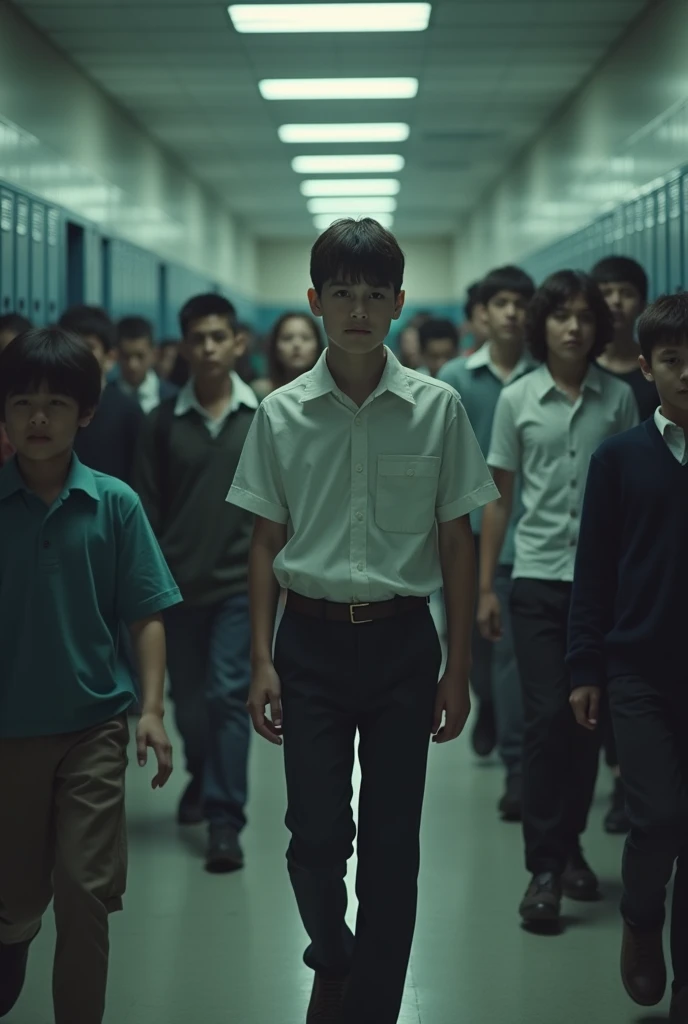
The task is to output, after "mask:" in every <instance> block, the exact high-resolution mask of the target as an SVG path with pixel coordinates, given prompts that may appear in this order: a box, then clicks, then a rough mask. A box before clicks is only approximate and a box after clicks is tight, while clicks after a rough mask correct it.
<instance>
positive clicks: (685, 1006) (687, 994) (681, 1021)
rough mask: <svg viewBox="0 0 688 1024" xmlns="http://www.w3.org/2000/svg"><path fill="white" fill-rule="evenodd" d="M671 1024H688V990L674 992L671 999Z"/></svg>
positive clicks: (682, 989)
mask: <svg viewBox="0 0 688 1024" xmlns="http://www.w3.org/2000/svg"><path fill="white" fill-rule="evenodd" d="M669 1024H688V988H681V989H679V991H678V992H674V994H673V996H672V999H671V1012H670V1013H669Z"/></svg>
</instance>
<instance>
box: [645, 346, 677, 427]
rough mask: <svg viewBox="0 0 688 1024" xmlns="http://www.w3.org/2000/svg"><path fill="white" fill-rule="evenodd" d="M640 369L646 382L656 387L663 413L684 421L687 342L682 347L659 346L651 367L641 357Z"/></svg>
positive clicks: (653, 354)
mask: <svg viewBox="0 0 688 1024" xmlns="http://www.w3.org/2000/svg"><path fill="white" fill-rule="evenodd" d="M640 367H641V369H642V371H643V373H644V375H645V377H646V378H647V380H653V381H654V382H655V384H656V385H657V391H658V392H659V397H660V400H661V403H662V408H663V409H664V410H665V412H668V413H670V414H673V416H677V417H679V418H680V419H681V420H683V421H685V418H686V416H687V415H688V340H686V341H685V342H684V343H683V344H682V345H676V344H668V345H659V346H658V347H657V348H656V349H654V351H653V353H652V365H651V366H648V364H647V362H646V361H645V359H644V357H643V356H641V357H640ZM668 418H669V419H671V418H673V417H672V415H670V416H669V417H668Z"/></svg>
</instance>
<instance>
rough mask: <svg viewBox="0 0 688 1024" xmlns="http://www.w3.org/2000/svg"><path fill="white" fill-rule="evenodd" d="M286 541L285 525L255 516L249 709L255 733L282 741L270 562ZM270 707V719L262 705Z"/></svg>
mask: <svg viewBox="0 0 688 1024" xmlns="http://www.w3.org/2000/svg"><path fill="white" fill-rule="evenodd" d="M286 543H287V527H286V526H285V525H283V524H282V523H272V522H270V520H269V519H263V518H261V517H260V516H256V521H255V525H254V527H253V539H252V540H251V554H250V557H249V563H248V579H249V605H250V608H251V688H250V691H249V698H248V709H249V712H250V713H251V719H252V721H253V726H254V728H255V730H256V732H257V733H258V734H259V735H260V736H262V737H263V738H264V739H266V740H269V741H270V743H275V744H277V745H278V746H279V745H281V743H282V737H281V731H282V702H281V686H280V681H279V677H278V675H277V672H276V671H275V666H274V664H273V661H272V641H273V637H274V635H275V618H276V616H277V604H278V601H279V589H280V588H279V584H278V583H277V579H276V577H275V571H274V569H273V564H274V561H275V559H276V558H277V555H278V554H279V553H280V551H281V550H282V548H283V547H284V545H285V544H286ZM268 705H269V706H270V718H266V716H265V708H266V707H267V706H268Z"/></svg>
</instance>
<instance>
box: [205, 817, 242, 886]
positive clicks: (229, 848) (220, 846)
mask: <svg viewBox="0 0 688 1024" xmlns="http://www.w3.org/2000/svg"><path fill="white" fill-rule="evenodd" d="M243 866H244V854H243V851H242V849H241V846H240V845H239V836H238V835H237V833H236V832H235V831H234V829H233V828H231V827H230V826H229V825H222V826H219V827H218V826H212V825H211V826H210V834H209V839H208V853H207V855H206V859H205V867H206V871H210V872H211V874H214V875H222V874H228V873H229V872H230V871H239V870H241V868H243Z"/></svg>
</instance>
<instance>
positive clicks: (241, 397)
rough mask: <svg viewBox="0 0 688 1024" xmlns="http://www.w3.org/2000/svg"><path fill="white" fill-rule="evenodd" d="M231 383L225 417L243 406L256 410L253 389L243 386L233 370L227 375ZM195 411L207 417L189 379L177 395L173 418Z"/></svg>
mask: <svg viewBox="0 0 688 1024" xmlns="http://www.w3.org/2000/svg"><path fill="white" fill-rule="evenodd" d="M229 377H230V380H231V381H232V401H231V403H230V405H229V408H228V409H227V412H226V414H225V415H227V416H230V415H231V414H232V413H234V412H236V411H237V410H238V409H239V407H240V406H242V405H245V406H246V408H247V409H257V408H258V399H257V397H256V393H255V391H254V390H253V388H250V387H249V386H248V384H245V383H244V381H243V380H242V379H241V377H240V376H239V374H238V373H236V372H235V371H234V370H232V372H231V373H230V375H229ZM192 409H195V410H196V412H199V413H200V414H201V416H207V415H208V414H207V412H206V410H205V409H204V408H203V406H202V405H201V403H200V402H199V401H198V399H197V398H196V391H195V389H194V379H193V377H191V378H189V380H188V381H187V382H186V384H185V385H184V387H183V388H182V389H181V391H180V392H179V394H178V395H177V401H176V404H175V407H174V414H175V416H185V415H186V414H187V413H188V412H191V410H192Z"/></svg>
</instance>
